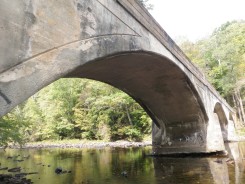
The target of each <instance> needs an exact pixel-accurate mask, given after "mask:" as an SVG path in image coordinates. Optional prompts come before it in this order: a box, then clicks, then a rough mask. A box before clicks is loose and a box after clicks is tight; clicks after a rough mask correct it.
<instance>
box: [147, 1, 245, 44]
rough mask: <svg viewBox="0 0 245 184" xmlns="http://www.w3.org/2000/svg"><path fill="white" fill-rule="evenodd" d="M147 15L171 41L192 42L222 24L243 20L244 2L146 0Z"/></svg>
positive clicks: (244, 14) (244, 13)
mask: <svg viewBox="0 0 245 184" xmlns="http://www.w3.org/2000/svg"><path fill="white" fill-rule="evenodd" d="M148 2H149V3H151V4H153V5H154V7H153V10H150V13H151V14H152V15H153V17H154V18H155V19H156V20H157V22H158V23H159V24H160V25H161V26H162V28H163V29H164V30H165V31H166V32H167V33H168V34H169V35H170V37H172V38H173V39H174V40H175V39H178V38H180V37H186V38H188V39H189V40H191V41H193V42H195V41H197V40H200V39H202V38H204V37H206V36H208V35H210V34H211V33H212V32H213V30H214V29H215V28H217V27H219V26H221V25H222V24H223V23H226V22H227V21H232V20H245V0H149V1H148Z"/></svg>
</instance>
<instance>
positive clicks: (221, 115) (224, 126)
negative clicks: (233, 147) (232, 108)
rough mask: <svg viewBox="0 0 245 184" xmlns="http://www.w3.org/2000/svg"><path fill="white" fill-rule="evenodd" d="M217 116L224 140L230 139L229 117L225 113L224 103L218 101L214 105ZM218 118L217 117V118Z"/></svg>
mask: <svg viewBox="0 0 245 184" xmlns="http://www.w3.org/2000/svg"><path fill="white" fill-rule="evenodd" d="M213 112H214V113H215V116H217V117H218V121H219V123H220V128H221V132H222V136H223V140H224V142H226V141H228V119H227V117H226V115H225V112H224V109H223V107H222V105H221V104H220V103H219V102H217V103H216V104H215V106H214V111H213ZM216 119H217V118H216Z"/></svg>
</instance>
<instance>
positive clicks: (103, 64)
mask: <svg viewBox="0 0 245 184" xmlns="http://www.w3.org/2000/svg"><path fill="white" fill-rule="evenodd" d="M66 77H79V78H88V79H93V80H98V81H101V82H105V83H108V84H110V85H112V86H115V87H117V88H119V89H121V90H123V91H124V92H126V93H127V94H129V95H130V96H132V97H133V98H134V99H135V100H136V101H137V102H138V103H139V104H140V105H141V106H142V107H143V108H144V109H145V110H146V112H147V113H148V114H149V115H150V116H151V118H152V120H153V121H154V122H155V124H154V125H153V133H152V136H153V144H155V145H162V146H165V147H176V146H180V145H181V146H183V147H192V146H193V147H200V146H201V147H205V141H206V137H205V136H206V119H205V116H206V113H205V111H204V110H203V108H202V107H201V106H202V104H200V99H199V96H197V92H196V91H195V88H194V87H193V86H192V85H191V82H190V81H189V79H188V78H187V76H186V75H185V74H184V72H183V71H182V70H181V69H180V68H179V67H177V66H176V65H175V64H174V63H172V62H171V61H170V60H168V59H166V58H164V57H162V56H159V55H156V54H153V53H146V52H132V53H122V54H118V55H114V56H110V57H106V58H103V59H100V60H96V61H91V62H88V63H86V64H84V65H82V66H80V67H79V68H77V69H76V70H74V71H72V72H71V73H70V74H69V75H67V76H66Z"/></svg>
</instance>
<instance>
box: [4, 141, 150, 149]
mask: <svg viewBox="0 0 245 184" xmlns="http://www.w3.org/2000/svg"><path fill="white" fill-rule="evenodd" d="M151 145H152V142H151V141H142V142H130V141H116V142H102V141H79V140H76V141H69V140H68V141H54V142H52V141H48V142H34V143H26V144H25V145H23V146H22V148H23V149H27V148H33V149H38V148H105V147H112V148H129V147H145V146H151ZM9 148H12V149H18V148H20V146H18V145H10V146H9Z"/></svg>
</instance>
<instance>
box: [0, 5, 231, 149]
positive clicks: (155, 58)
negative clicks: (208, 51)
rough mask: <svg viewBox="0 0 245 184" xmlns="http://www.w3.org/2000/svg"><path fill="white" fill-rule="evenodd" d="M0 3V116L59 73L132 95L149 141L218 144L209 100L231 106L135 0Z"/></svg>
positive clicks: (199, 146) (188, 145)
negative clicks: (148, 121) (149, 128)
mask: <svg viewBox="0 0 245 184" xmlns="http://www.w3.org/2000/svg"><path fill="white" fill-rule="evenodd" d="M53 7H56V8H55V11H53V10H54V9H53ZM0 10H2V11H0V15H1V17H2V18H1V19H0V23H1V24H2V25H3V29H2V31H1V32H0V35H1V38H2V39H1V40H0V42H1V43H0V46H1V47H0V56H1V62H0V116H3V115H4V114H6V113H7V112H9V111H10V110H11V109H12V108H13V107H15V106H16V105H18V104H19V103H21V102H23V101H24V100H26V99H27V98H28V97H30V96H31V95H33V94H34V93H36V92H37V91H38V90H40V89H42V88H43V87H45V86H46V85H48V84H50V83H52V82H54V81H55V80H57V79H59V78H61V77H86V78H92V79H95V80H100V81H103V82H106V83H109V84H111V85H113V86H115V87H117V88H119V89H121V90H123V91H125V92H126V93H128V94H129V95H130V96H132V97H133V98H135V99H136V101H138V102H139V103H140V104H141V105H142V106H143V107H144V109H145V110H146V111H147V112H148V114H149V115H150V116H151V117H152V119H153V120H154V122H155V124H156V125H157V126H155V124H154V125H153V132H154V133H153V143H154V144H156V145H161V146H163V147H164V148H166V150H168V149H169V150H171V151H170V152H179V150H180V151H181V152H213V151H220V150H223V148H224V144H223V142H222V141H221V140H220V137H219V136H216V137H215V141H213V140H214V137H212V136H211V135H212V130H215V128H216V124H215V121H212V120H213V112H212V109H210V107H212V104H213V103H214V102H216V101H219V102H221V104H222V105H224V106H223V107H224V108H225V110H226V112H228V111H229V110H231V111H232V108H231V107H230V106H229V105H228V104H227V103H226V102H225V101H224V100H223V99H222V98H221V97H220V95H219V94H218V93H217V92H216V91H215V89H214V88H213V87H212V86H211V85H210V84H209V83H208V81H207V80H206V79H205V77H204V75H203V74H202V73H201V72H200V71H199V70H198V69H197V68H196V67H195V66H194V65H193V64H192V63H191V62H190V61H189V60H188V58H187V57H186V56H185V55H184V53H183V52H182V51H181V50H180V48H179V47H178V46H177V45H176V44H175V43H174V42H173V40H172V39H171V38H170V37H169V36H168V35H167V33H166V32H165V31H164V30H163V29H162V28H161V27H160V26H159V24H158V23H157V22H156V21H155V20H154V19H153V18H152V17H151V15H150V14H149V12H147V11H146V10H145V9H144V8H143V7H142V6H140V5H139V4H138V3H137V1H134V0H113V1H111V0H86V1H85V0H61V1H56V0H50V1H25V0H13V1H11V3H9V2H8V1H0ZM17 10H18V11H17ZM207 126H208V130H207ZM209 130H211V131H209ZM220 134H221V132H220ZM207 140H208V141H207ZM214 142H215V144H214Z"/></svg>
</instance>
